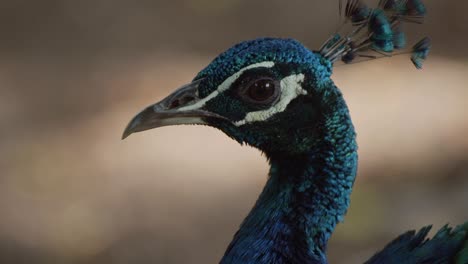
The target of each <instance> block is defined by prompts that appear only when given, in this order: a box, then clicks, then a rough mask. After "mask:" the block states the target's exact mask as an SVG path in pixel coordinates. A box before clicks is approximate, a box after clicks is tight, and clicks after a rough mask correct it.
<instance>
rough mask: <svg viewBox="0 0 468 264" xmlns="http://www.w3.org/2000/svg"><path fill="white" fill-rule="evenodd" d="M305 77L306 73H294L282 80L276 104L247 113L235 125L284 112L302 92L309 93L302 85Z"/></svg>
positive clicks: (264, 118) (263, 119)
mask: <svg viewBox="0 0 468 264" xmlns="http://www.w3.org/2000/svg"><path fill="white" fill-rule="evenodd" d="M304 77H305V76H304V74H294V75H290V76H288V77H286V78H284V79H283V80H281V82H280V84H281V98H280V100H279V101H278V102H277V103H276V104H275V105H273V106H272V107H270V108H268V109H266V110H261V111H256V112H250V113H247V115H246V116H245V118H244V119H242V120H240V121H237V122H235V123H234V125H235V126H242V125H245V124H248V123H253V122H258V121H265V120H267V119H268V118H270V117H272V116H273V115H275V114H277V113H281V112H283V111H284V110H285V109H286V108H287V107H288V105H289V103H290V102H291V101H292V100H294V99H295V98H296V97H298V96H299V95H301V94H302V95H306V94H307V91H306V90H304V89H303V88H302V86H301V84H302V83H303V82H304Z"/></svg>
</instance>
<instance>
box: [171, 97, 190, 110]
mask: <svg viewBox="0 0 468 264" xmlns="http://www.w3.org/2000/svg"><path fill="white" fill-rule="evenodd" d="M194 100H195V97H193V96H184V97H182V98H179V99H175V100H174V101H172V102H171V104H170V105H169V109H174V108H177V107H180V106H183V105H186V104H188V103H190V102H192V101H194Z"/></svg>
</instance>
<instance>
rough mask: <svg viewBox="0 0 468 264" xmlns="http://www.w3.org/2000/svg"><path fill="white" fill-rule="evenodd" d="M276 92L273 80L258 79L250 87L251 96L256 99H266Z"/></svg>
mask: <svg viewBox="0 0 468 264" xmlns="http://www.w3.org/2000/svg"><path fill="white" fill-rule="evenodd" d="M274 92H275V84H274V83H273V81H271V80H258V81H256V82H255V83H254V84H253V85H251V86H250V87H249V97H250V98H252V99H253V100H255V101H265V100H266V99H268V98H270V97H271V96H272V95H273V94H274Z"/></svg>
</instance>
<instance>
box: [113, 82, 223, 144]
mask: <svg viewBox="0 0 468 264" xmlns="http://www.w3.org/2000/svg"><path fill="white" fill-rule="evenodd" d="M201 81H202V80H197V81H194V82H192V83H190V84H187V85H184V86H182V87H181V88H179V89H177V90H176V91H175V92H173V93H172V94H170V95H169V96H168V97H166V98H164V99H163V100H162V101H160V102H159V103H156V104H154V105H150V106H148V107H147V108H145V109H144V110H143V111H141V112H140V113H139V114H137V115H136V116H135V117H134V118H133V119H132V120H131V121H130V123H129V124H128V125H127V128H125V131H124V133H123V135H122V139H125V138H127V137H128V136H130V135H131V134H133V133H136V132H141V131H145V130H149V129H152V128H157V127H162V126H172V125H182V124H205V125H206V124H208V123H207V121H206V119H207V118H220V119H225V118H224V117H222V116H220V115H217V114H215V113H212V112H209V111H206V110H204V109H203V106H204V103H203V102H202V101H201V99H200V98H199V96H198V86H199V85H200V82H201Z"/></svg>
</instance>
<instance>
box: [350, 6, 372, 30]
mask: <svg viewBox="0 0 468 264" xmlns="http://www.w3.org/2000/svg"><path fill="white" fill-rule="evenodd" d="M370 13H371V10H370V9H369V8H368V7H367V5H366V4H364V3H363V2H362V1H361V0H348V1H347V2H346V8H345V17H346V19H349V20H351V22H352V23H353V25H360V24H363V23H365V22H366V21H367V19H368V18H369V15H370Z"/></svg>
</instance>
